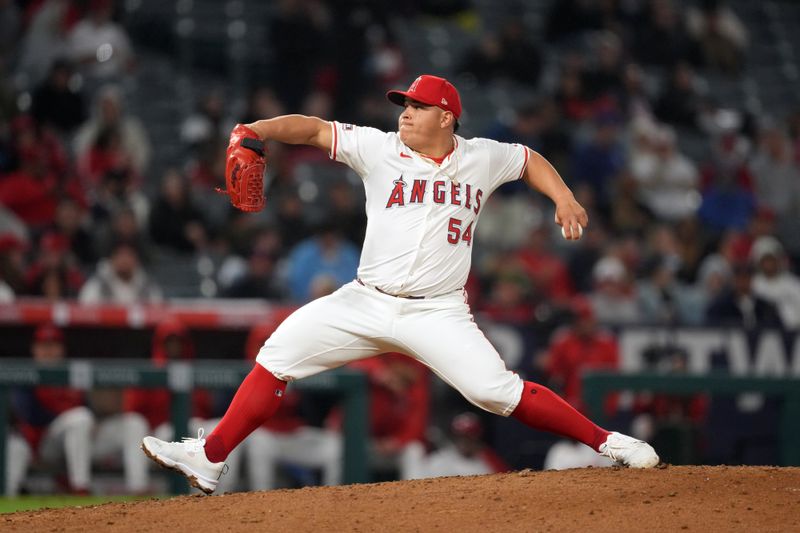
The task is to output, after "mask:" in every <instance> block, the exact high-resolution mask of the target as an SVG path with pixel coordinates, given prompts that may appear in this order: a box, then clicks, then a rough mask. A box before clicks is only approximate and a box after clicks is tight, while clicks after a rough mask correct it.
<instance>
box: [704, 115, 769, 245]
mask: <svg viewBox="0 0 800 533" xmlns="http://www.w3.org/2000/svg"><path fill="white" fill-rule="evenodd" d="M715 115H716V116H715V117H714V118H711V120H710V123H709V125H708V126H707V127H710V128H719V129H720V131H719V133H718V135H717V137H716V138H715V139H714V140H713V144H712V157H711V160H710V161H709V162H708V163H707V164H706V165H704V167H703V169H702V171H701V173H702V182H703V187H702V189H703V190H702V194H703V200H702V203H701V205H700V210H699V213H698V214H699V216H700V219H701V220H702V221H703V222H704V223H705V224H706V225H707V226H708V227H709V229H711V230H713V231H716V232H718V233H719V232H722V231H724V230H726V229H737V230H744V229H746V228H747V225H748V224H749V222H750V219H751V217H752V216H753V215H754V214H755V212H756V200H755V197H754V195H753V190H752V189H753V177H752V174H751V172H750V168H749V165H748V164H747V156H748V154H749V143H748V142H747V140H746V139H745V138H744V137H743V136H741V135H740V134H739V133H738V131H737V130H738V127H739V125H738V119H736V118H734V117H730V118H725V115H727V114H726V113H716V114H715Z"/></svg>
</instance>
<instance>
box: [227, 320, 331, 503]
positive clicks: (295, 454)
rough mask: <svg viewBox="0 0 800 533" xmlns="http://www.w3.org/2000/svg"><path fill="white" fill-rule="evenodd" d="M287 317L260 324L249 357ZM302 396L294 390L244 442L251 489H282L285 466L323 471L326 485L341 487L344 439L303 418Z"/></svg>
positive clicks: (247, 346)
mask: <svg viewBox="0 0 800 533" xmlns="http://www.w3.org/2000/svg"><path fill="white" fill-rule="evenodd" d="M283 318H285V315H283V314H281V313H278V314H277V315H276V316H275V318H274V319H273V320H269V321H267V322H264V323H261V324H256V325H255V326H253V328H252V329H251V330H250V334H249V335H248V337H247V342H246V344H245V355H246V357H247V358H248V360H253V361H255V358H256V355H257V354H258V351H259V350H260V349H261V346H262V345H263V344H264V341H266V340H267V337H269V336H270V335H271V334H272V332H273V331H275V329H276V328H277V327H278V325H279V324H280V322H281V321H282V319H283ZM301 401H302V393H301V392H299V391H297V390H296V389H290V390H288V391H287V392H286V396H285V398H284V400H283V403H281V406H280V407H279V408H278V410H277V411H276V413H275V415H274V416H272V417H271V418H270V419H269V420H267V421H266V422H265V423H264V425H263V426H261V427H260V428H258V429H256V430H255V431H254V432H253V433H252V434H251V435H250V436H249V437H248V438H247V439H246V440H245V441H244V452H243V453H244V456H245V458H246V464H247V469H246V471H247V476H248V478H249V482H250V490H270V489H274V488H276V487H278V470H279V467H280V466H281V465H283V466H285V467H290V468H295V469H296V468H298V467H299V468H300V469H311V470H316V469H319V470H320V471H321V474H322V475H321V482H322V484H323V485H338V484H339V483H341V477H342V462H343V458H342V439H341V438H340V436H339V435H338V434H337V433H336V432H334V431H331V430H329V429H324V428H320V427H316V426H312V425H311V424H309V423H308V422H307V421H306V419H305V418H304V417H303V416H302V413H301V409H300V404H301Z"/></svg>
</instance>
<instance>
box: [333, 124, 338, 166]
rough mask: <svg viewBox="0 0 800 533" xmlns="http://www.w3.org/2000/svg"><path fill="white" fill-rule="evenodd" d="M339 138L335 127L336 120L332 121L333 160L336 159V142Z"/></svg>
mask: <svg viewBox="0 0 800 533" xmlns="http://www.w3.org/2000/svg"><path fill="white" fill-rule="evenodd" d="M338 140H339V131H338V130H337V128H336V122H334V123H333V160H334V161H336V144H337V142H338Z"/></svg>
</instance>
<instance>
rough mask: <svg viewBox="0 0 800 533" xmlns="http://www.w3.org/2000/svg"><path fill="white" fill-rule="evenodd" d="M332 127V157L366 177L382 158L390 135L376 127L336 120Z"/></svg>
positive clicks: (363, 177)
mask: <svg viewBox="0 0 800 533" xmlns="http://www.w3.org/2000/svg"><path fill="white" fill-rule="evenodd" d="M331 128H332V129H333V140H332V141H331V152H330V157H331V159H333V160H334V161H339V162H340V163H344V164H345V165H347V166H348V167H350V168H352V169H353V170H354V171H355V172H356V174H358V175H359V176H361V178H362V179H365V178H366V177H367V175H368V174H369V171H370V169H371V168H372V167H373V166H374V165H375V163H377V162H378V161H379V160H380V158H381V153H382V150H381V148H382V147H383V145H384V143H385V142H386V141H387V139H388V138H389V135H388V134H387V133H384V132H382V131H381V130H378V129H375V128H368V127H364V126H354V125H352V124H343V123H341V122H335V121H334V122H331Z"/></svg>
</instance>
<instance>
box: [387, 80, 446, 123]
mask: <svg viewBox="0 0 800 533" xmlns="http://www.w3.org/2000/svg"><path fill="white" fill-rule="evenodd" d="M386 98H388V99H389V101H390V102H392V103H393V104H397V105H405V100H406V98H410V99H411V100H416V101H417V102H422V103H423V104H427V105H433V106H437V107H440V108H442V109H444V110H445V111H450V112H451V113H453V115H454V116H455V117H456V119H458V118H459V117H460V116H461V97H460V96H459V95H458V91H457V90H456V88H455V87H454V86H453V84H452V83H450V82H449V81H447V80H446V79H444V78H440V77H439V76H431V75H430V74H423V75H422V76H420V77H418V78H417V79H415V80H414V81H413V83H411V85H410V86H409V87H408V90H407V91H389V92H388V93H386Z"/></svg>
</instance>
